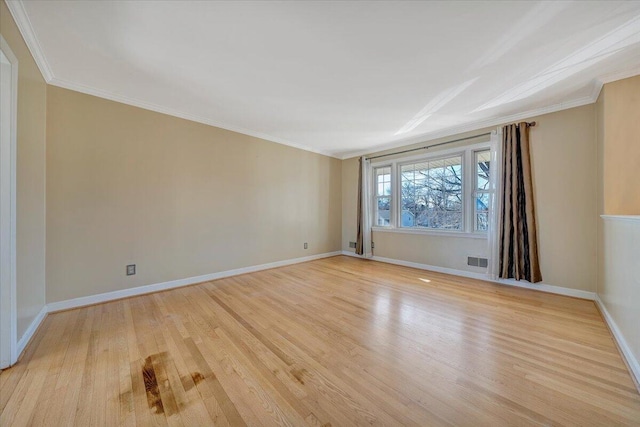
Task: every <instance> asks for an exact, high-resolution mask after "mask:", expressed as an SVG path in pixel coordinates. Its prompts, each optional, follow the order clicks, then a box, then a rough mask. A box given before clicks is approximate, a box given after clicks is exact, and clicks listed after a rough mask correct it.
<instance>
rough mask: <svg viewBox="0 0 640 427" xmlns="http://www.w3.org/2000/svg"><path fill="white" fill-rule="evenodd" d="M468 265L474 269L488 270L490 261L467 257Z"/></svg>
mask: <svg viewBox="0 0 640 427" xmlns="http://www.w3.org/2000/svg"><path fill="white" fill-rule="evenodd" d="M467 265H470V266H472V267H482V268H487V267H488V266H489V260H488V259H487V258H478V257H473V256H470V257H467Z"/></svg>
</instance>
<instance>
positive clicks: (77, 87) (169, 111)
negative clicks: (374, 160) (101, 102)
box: [47, 77, 339, 159]
mask: <svg viewBox="0 0 640 427" xmlns="http://www.w3.org/2000/svg"><path fill="white" fill-rule="evenodd" d="M47 83H49V84H50V85H52V86H58V87H61V88H64V89H69V90H73V91H76V92H80V93H84V94H87V95H92V96H96V97H98V98H103V99H108V100H110V101H115V102H119V103H121V104H126V105H131V106H133V107H138V108H142V109H144V110H149V111H155V112H156V113H161V114H166V115H168V116H173V117H178V118H180V119H185V120H190V121H192V122H196V123H202V124H205V125H209V126H214V127H217V128H220V129H225V130H228V131H231V132H236V133H241V134H243V135H248V136H253V137H254V138H260V139H264V140H265V141H270V142H275V143H276V144H282V145H287V146H289V147H293V148H297V149H299V150H304V151H310V152H312V153H317V154H322V155H323V156H328V157H335V158H337V159H339V157H338V156H336V155H335V154H334V153H332V152H329V151H325V150H318V149H316V148H313V147H308V146H306V145H302V144H296V143H295V142H291V141H287V140H286V139H283V138H278V137H275V136H271V135H268V134H266V133H262V132H255V131H252V130H249V129H246V128H243V127H240V126H236V125H232V124H228V123H223V122H219V121H217V120H213V119H210V118H207V117H203V116H199V115H197V114H191V113H185V112H183V111H178V110H174V109H173V108H167V107H163V106H161V105H157V104H154V103H151V102H146V101H141V100H138V99H135V98H130V97H128V96H126V95H122V94H119V93H115V92H111V91H108V90H103V89H96V88H93V87H90V86H85V85H82V84H79V83H73V82H69V81H66V80H62V79H59V78H56V77H54V78H52V79H50V80H48V81H47Z"/></svg>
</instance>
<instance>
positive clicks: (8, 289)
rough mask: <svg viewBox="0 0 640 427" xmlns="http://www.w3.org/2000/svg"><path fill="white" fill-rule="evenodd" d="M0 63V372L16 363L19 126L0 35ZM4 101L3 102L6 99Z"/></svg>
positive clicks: (14, 86) (13, 71) (12, 62)
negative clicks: (4, 109)
mask: <svg viewBox="0 0 640 427" xmlns="http://www.w3.org/2000/svg"><path fill="white" fill-rule="evenodd" d="M0 51H1V53H0V61H1V62H2V68H5V69H8V70H10V75H9V76H7V75H6V74H5V73H4V72H3V73H2V76H0V78H2V79H5V78H6V79H7V80H6V81H5V83H7V82H9V83H8V85H9V87H10V91H9V94H7V93H6V92H7V91H3V93H2V98H1V99H0V102H1V103H2V104H1V105H4V106H7V105H8V106H9V114H8V115H6V113H5V116H4V117H5V118H7V120H8V124H7V126H8V128H9V131H7V130H6V127H5V123H4V122H3V126H2V127H3V130H2V132H0V153H1V155H0V209H1V212H2V213H3V214H2V215H1V216H0V221H1V224H0V226H1V227H0V369H4V368H7V367H9V366H11V365H13V364H15V363H16V362H17V360H18V325H17V304H16V151H17V124H18V58H17V57H16V56H15V55H14V53H13V51H12V50H11V48H10V47H9V44H8V43H7V42H6V40H5V39H4V37H2V35H0ZM5 97H6V98H5Z"/></svg>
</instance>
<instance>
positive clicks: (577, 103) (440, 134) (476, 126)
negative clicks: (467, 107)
mask: <svg viewBox="0 0 640 427" xmlns="http://www.w3.org/2000/svg"><path fill="white" fill-rule="evenodd" d="M597 100H598V97H597V96H596V97H595V98H594V97H593V91H592V93H591V94H590V95H587V96H583V97H581V98H577V99H574V100H570V101H566V102H561V103H559V104H554V105H549V106H547V107H542V108H536V109H534V110H529V111H525V112H523V113H517V114H509V115H506V116H496V117H490V118H488V119H483V120H477V121H473V122H469V123H465V124H462V125H458V126H453V127H449V128H446V129H441V130H438V131H435V132H429V133H425V134H421V135H417V136H412V137H411V138H406V139H402V140H397V141H394V142H390V143H388V144H381V145H378V146H375V147H370V148H367V149H365V150H354V151H347V152H343V153H334V154H335V155H336V156H338V158H340V159H342V160H345V159H350V158H352V157H358V156H363V155H368V154H374V153H378V152H381V151H386V150H391V149H393V148H399V147H405V146H408V145H413V144H420V143H425V142H430V141H433V140H435V139H438V138H445V137H447V136H452V135H458V134H462V133H465V132H473V131H477V130H480V129H484V128H490V127H495V126H498V125H502V124H504V123H509V122H515V121H518V120H523V119H531V118H533V117H537V116H541V115H544V114H549V113H555V112H557V111H562V110H568V109H569V108H575V107H581V106H583V105H588V104H593V103H594V102H596V101H597Z"/></svg>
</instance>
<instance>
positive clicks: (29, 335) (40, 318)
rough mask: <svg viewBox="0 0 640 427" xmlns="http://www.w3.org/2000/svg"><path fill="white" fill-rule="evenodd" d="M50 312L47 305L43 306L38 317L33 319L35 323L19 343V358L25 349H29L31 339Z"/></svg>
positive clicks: (32, 323)
mask: <svg viewBox="0 0 640 427" xmlns="http://www.w3.org/2000/svg"><path fill="white" fill-rule="evenodd" d="M48 312H49V311H48V307H47V306H46V305H45V306H43V307H42V309H41V310H40V312H39V313H38V314H37V315H36V317H35V319H33V321H32V322H31V324H30V325H29V327H28V328H27V330H26V331H24V334H23V335H22V338H20V341H18V345H17V354H18V358H20V356H21V355H22V352H23V351H24V349H25V348H27V345H28V344H29V342H30V341H31V338H33V335H34V334H35V333H36V331H37V330H38V328H39V327H40V325H41V324H42V321H43V320H44V318H45V317H46V316H47V313H48ZM16 361H17V360H16Z"/></svg>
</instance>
